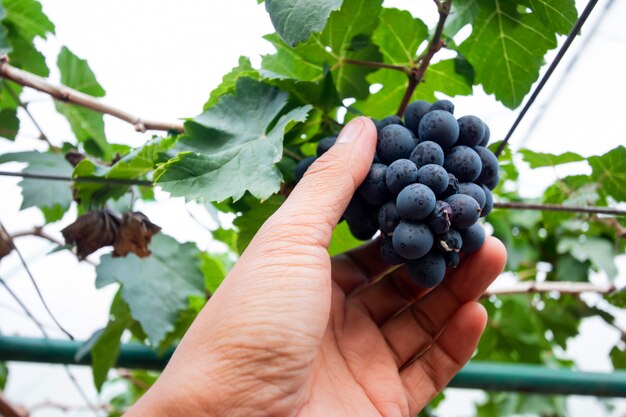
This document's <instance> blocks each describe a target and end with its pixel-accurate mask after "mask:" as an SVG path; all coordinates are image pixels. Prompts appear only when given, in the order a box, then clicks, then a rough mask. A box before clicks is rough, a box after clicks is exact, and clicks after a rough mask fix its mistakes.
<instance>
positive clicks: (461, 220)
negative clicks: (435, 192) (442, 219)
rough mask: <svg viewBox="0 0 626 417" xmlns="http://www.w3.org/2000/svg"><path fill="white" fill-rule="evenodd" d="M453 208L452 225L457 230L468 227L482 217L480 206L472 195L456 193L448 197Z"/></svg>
mask: <svg viewBox="0 0 626 417" xmlns="http://www.w3.org/2000/svg"><path fill="white" fill-rule="evenodd" d="M445 201H446V203H448V204H450V207H451V208H452V226H454V228H455V229H457V230H462V229H467V228H468V227H470V226H471V225H473V224H474V223H476V221H477V220H478V218H479V217H480V206H479V205H478V202H477V201H476V200H474V199H473V198H472V197H470V196H468V195H465V194H455V195H452V196H450V197H448V198H446V200H445Z"/></svg>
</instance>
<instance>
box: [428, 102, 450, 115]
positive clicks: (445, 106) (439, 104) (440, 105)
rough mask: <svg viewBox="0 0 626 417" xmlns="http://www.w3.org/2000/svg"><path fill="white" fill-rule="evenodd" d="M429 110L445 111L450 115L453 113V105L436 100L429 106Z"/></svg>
mask: <svg viewBox="0 0 626 417" xmlns="http://www.w3.org/2000/svg"><path fill="white" fill-rule="evenodd" d="M430 110H431V111H433V110H445V111H447V112H448V113H450V114H453V113H454V104H452V102H451V101H450V100H437V101H435V102H434V103H433V104H431V106H430Z"/></svg>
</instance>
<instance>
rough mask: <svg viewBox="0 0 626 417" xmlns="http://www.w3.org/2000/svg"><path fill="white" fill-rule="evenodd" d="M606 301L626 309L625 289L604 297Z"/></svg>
mask: <svg viewBox="0 0 626 417" xmlns="http://www.w3.org/2000/svg"><path fill="white" fill-rule="evenodd" d="M605 299H606V301H608V302H609V303H611V304H613V305H614V306H616V307H619V308H626V287H625V288H622V289H620V290H619V291H615V292H613V293H611V294H609V295H607V296H606V297H605Z"/></svg>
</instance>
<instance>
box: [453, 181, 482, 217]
mask: <svg viewBox="0 0 626 417" xmlns="http://www.w3.org/2000/svg"><path fill="white" fill-rule="evenodd" d="M459 194H466V195H469V196H470V197H472V198H473V199H474V200H476V202H478V206H479V207H480V209H481V210H482V209H483V208H484V207H485V203H486V202H487V197H486V196H485V192H484V191H483V187H482V186H481V185H478V184H474V183H473V182H464V183H461V185H459Z"/></svg>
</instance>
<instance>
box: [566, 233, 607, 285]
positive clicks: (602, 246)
mask: <svg viewBox="0 0 626 417" xmlns="http://www.w3.org/2000/svg"><path fill="white" fill-rule="evenodd" d="M557 251H558V253H561V254H565V253H567V254H569V255H571V256H572V257H573V258H574V259H577V260H579V261H580V262H585V261H590V262H591V263H592V265H594V266H595V267H596V268H597V269H599V270H601V271H604V272H606V274H607V275H608V276H609V278H611V279H613V278H615V277H616V276H617V267H616V266H615V259H614V257H615V250H614V249H613V245H612V243H611V241H609V240H607V239H604V238H601V237H587V239H586V240H584V241H581V240H579V239H575V238H571V237H565V238H563V239H561V241H560V242H559V243H558V245H557Z"/></svg>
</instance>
